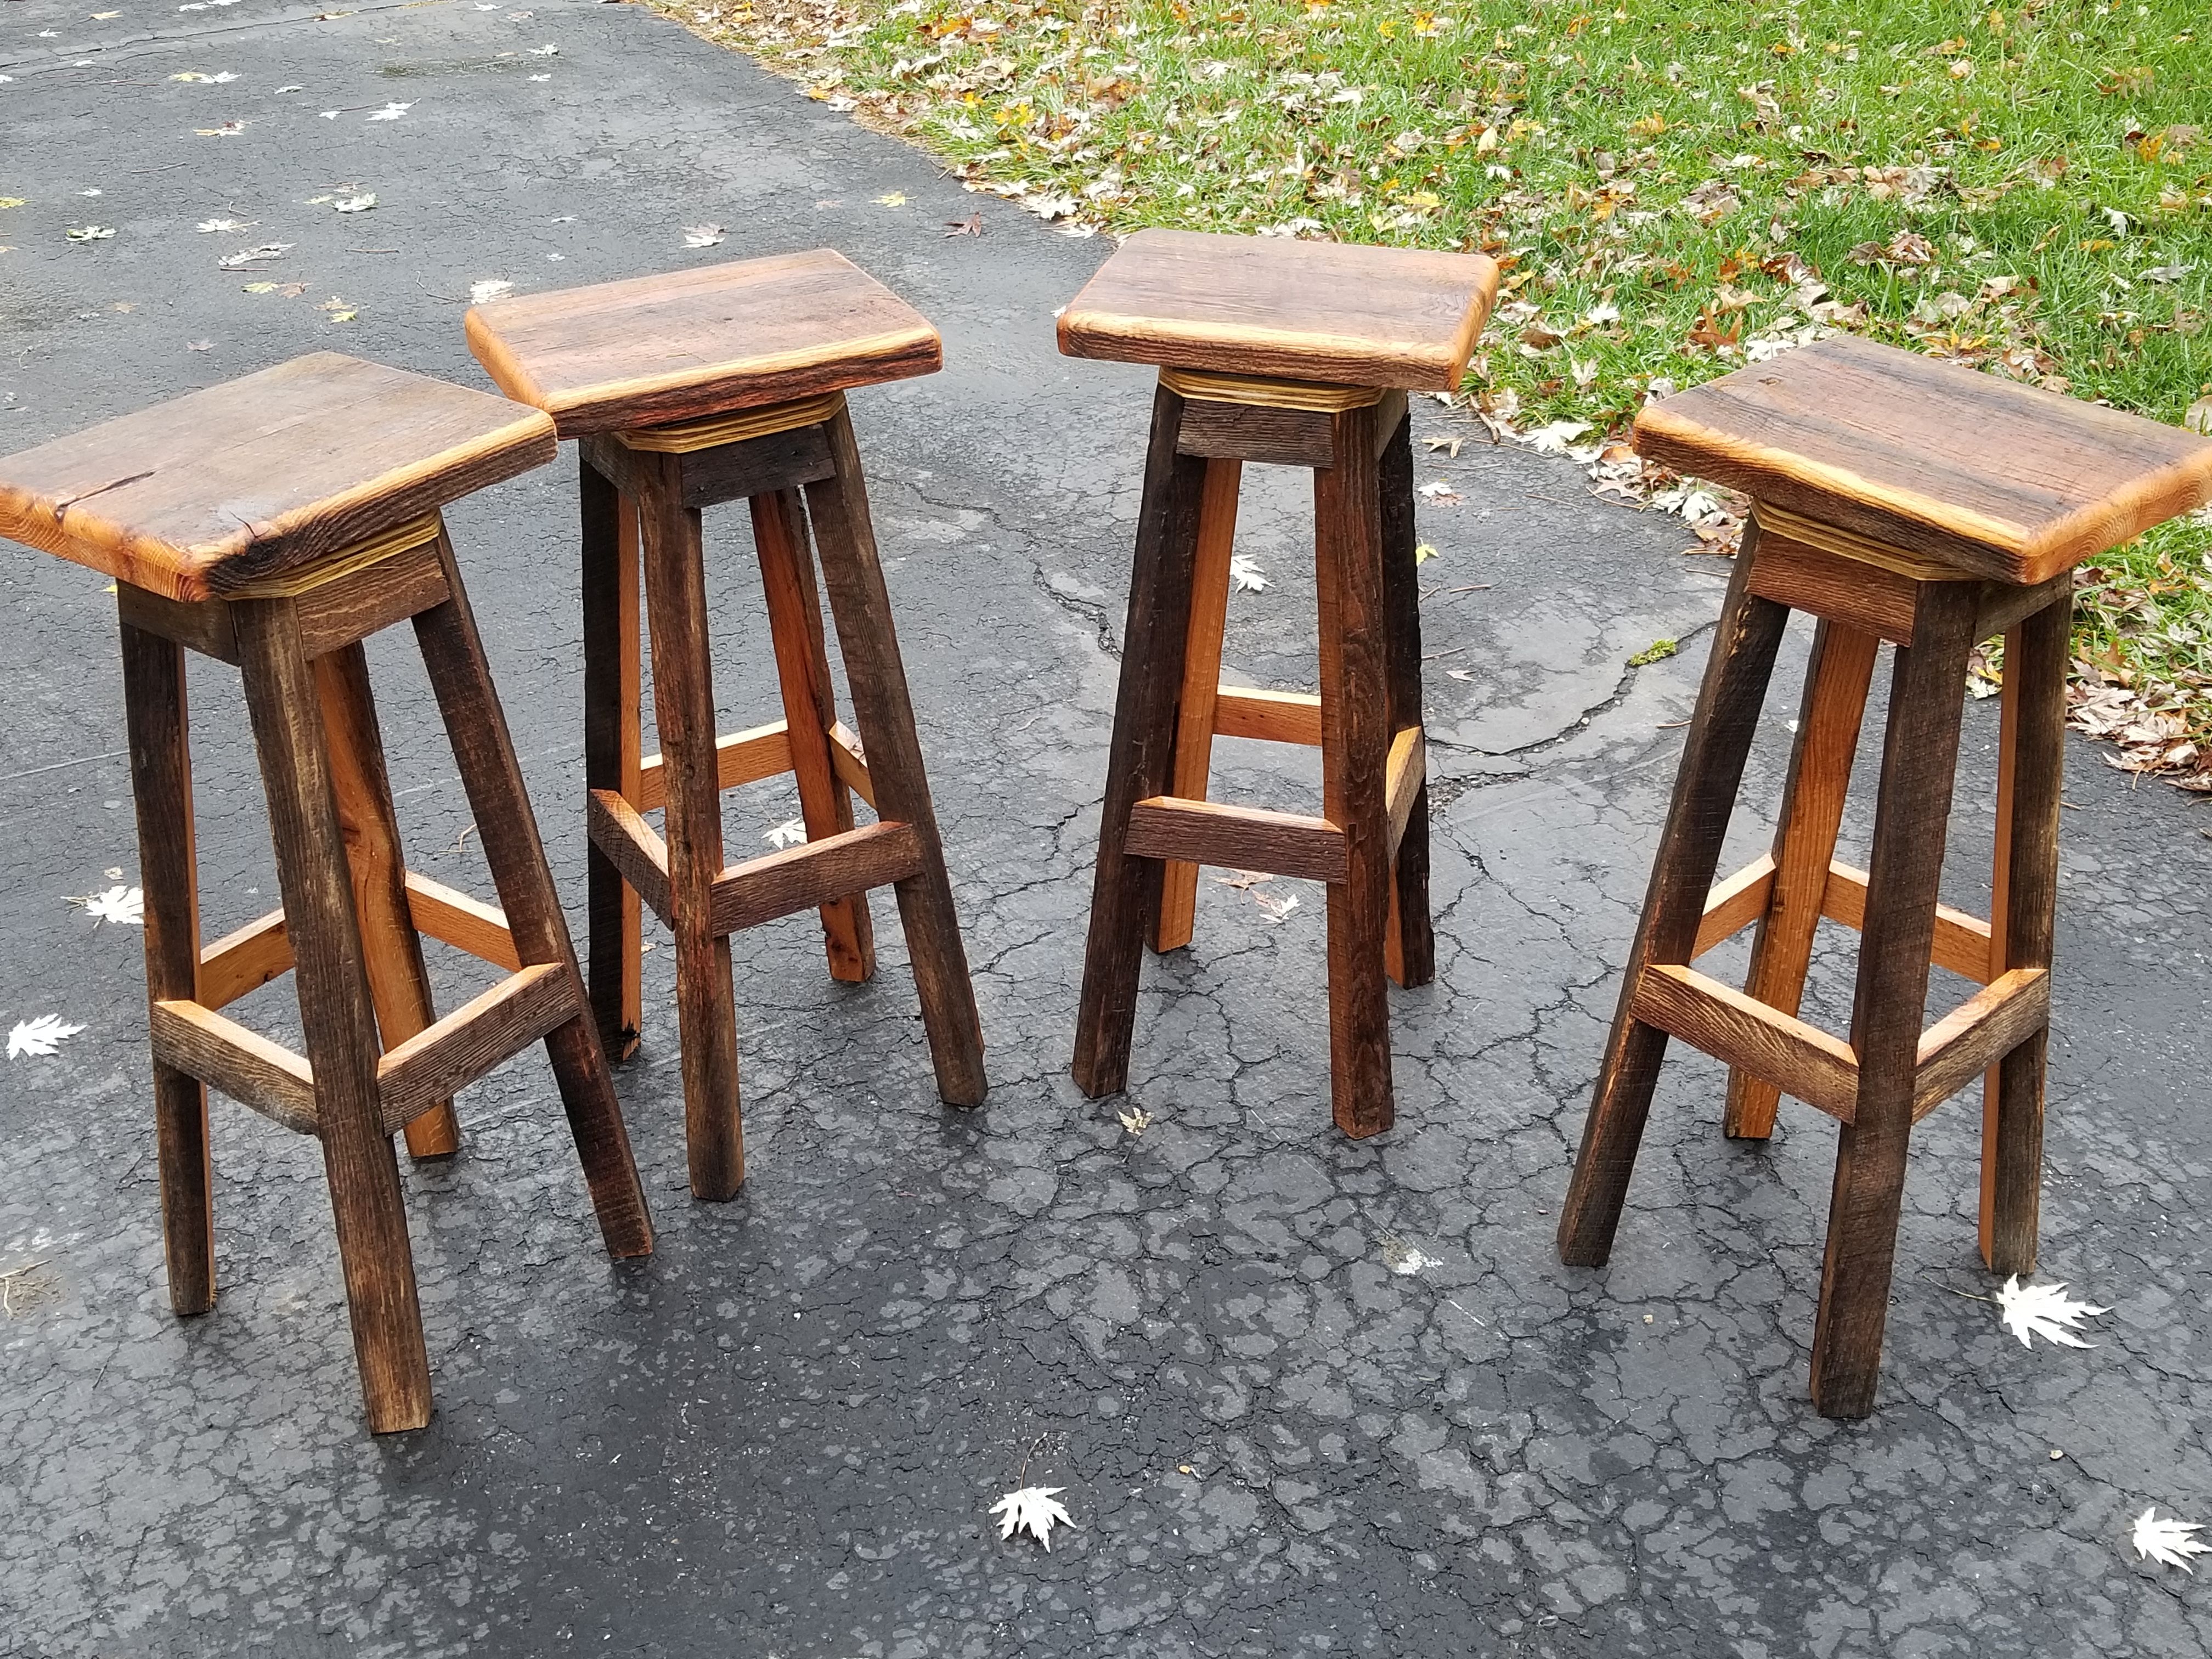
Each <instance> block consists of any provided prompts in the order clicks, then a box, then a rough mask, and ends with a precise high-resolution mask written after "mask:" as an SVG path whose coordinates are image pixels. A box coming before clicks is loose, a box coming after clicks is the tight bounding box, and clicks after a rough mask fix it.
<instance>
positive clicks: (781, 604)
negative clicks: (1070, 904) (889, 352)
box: [748, 489, 876, 985]
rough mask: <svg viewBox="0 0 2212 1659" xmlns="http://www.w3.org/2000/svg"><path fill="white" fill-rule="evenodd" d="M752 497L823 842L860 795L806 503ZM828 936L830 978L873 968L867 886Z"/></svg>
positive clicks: (840, 912)
mask: <svg viewBox="0 0 2212 1659" xmlns="http://www.w3.org/2000/svg"><path fill="white" fill-rule="evenodd" d="M748 504H749V505H750V507H751V508H752V515H753V545H754V547H755V548H756V549H757V550H758V552H759V554H760V568H761V592H762V594H763V597H764V598H765V599H766V600H767V602H768V625H769V639H770V641H772V642H773V644H774V646H775V674H776V681H777V684H779V685H780V686H781V689H782V691H783V716H784V726H785V727H786V729H787V732H788V733H789V736H790V743H791V769H792V771H793V773H794V774H795V775H796V776H797V778H798V782H799V812H800V814H801V815H802V816H803V817H804V818H805V823H806V838H807V839H808V840H809V841H822V840H825V839H827V838H828V837H829V836H834V835H837V834H839V833H841V832H842V831H844V830H847V829H851V828H852V827H853V797H852V794H851V793H850V792H849V791H848V790H847V788H846V787H845V783H844V780H842V778H840V777H839V776H838V775H836V772H835V771H833V770H832V769H830V764H829V728H830V726H833V725H835V724H836V720H837V704H836V692H835V690H833V688H832V687H831V685H830V684H829V653H828V652H827V651H826V650H825V649H824V647H823V637H822V602H821V600H820V599H818V598H817V595H816V592H815V588H814V555H813V552H812V551H811V549H810V548H809V547H808V545H807V538H806V509H805V506H804V504H803V503H802V502H801V501H800V499H799V492H798V491H797V490H795V489H782V490H778V491H776V492H775V494H774V495H755V496H754V497H752V499H751V501H750V502H749V503H748ZM822 935H823V941H824V943H825V945H826V946H827V949H828V952H829V977H830V978H832V979H836V980H842V981H844V982H845V983H847V984H848V985H858V984H860V983H861V982H863V981H866V980H867V979H869V978H870V977H872V975H874V973H875V971H876V943H875V934H874V930H873V929H872V927H870V926H869V922H868V896H867V895H866V893H865V892H860V893H852V894H848V895H847V896H845V897H843V898H841V899H833V900H831V901H830V902H829V903H827V904H825V905H823V907H822Z"/></svg>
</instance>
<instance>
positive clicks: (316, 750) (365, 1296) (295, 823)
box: [231, 599, 430, 1434]
mask: <svg viewBox="0 0 2212 1659" xmlns="http://www.w3.org/2000/svg"><path fill="white" fill-rule="evenodd" d="M231 615H232V619H233V623H234V627H235V629H236V632H237V638H238V647H239V661H240V667H241V668H242V669H243V670H244V672H245V678H246V708H247V709H248V710H249V712H250V713H251V714H252V721H253V739H254V746H255V748H256V749H257V750H258V751H259V753H260V757H261V775H262V779H263V781H264V785H265V786H266V787H267V790H268V794H269V818H270V832H271V835H272V836H273V839H274V840H275V842H276V878H277V884H278V887H279V888H280V890H282V891H283V897H284V924H285V928H286V931H287V932H288V933H289V934H290V935H291V939H292V951H293V964H294V967H293V973H294V978H295V981H296V983H297V986H298V989H299V994H300V1024H301V1028H302V1030H303V1031H304V1033H305V1035H306V1037H307V1061H308V1064H309V1065H310V1066H313V1068H314V1075H315V1115H316V1122H317V1128H318V1135H319V1139H320V1140H321V1142H322V1147H323V1167H324V1170H325V1172H326V1174H327V1176H328V1177H329V1181H330V1189H331V1212H332V1214H333V1216H334V1217H335V1218H336V1220H337V1236H338V1255H339V1259H340V1261H342V1263H343V1267H344V1270H345V1283H346V1303H347V1306H348V1308H349V1310H350V1311H351V1313H352V1316H353V1340H354V1353H355V1355H356V1358H357V1359H358V1361H359V1363H360V1366H361V1387H362V1398H363V1399H364V1400H365V1401H366V1402H367V1404H368V1425H369V1428H370V1429H371V1431H374V1432H375V1433H378V1434H388V1433H391V1432H392V1431H396V1430H401V1429H419V1428H421V1427H422V1425H424V1424H425V1423H428V1421H429V1420H430V1361H429V1356H428V1353H427V1352H425V1351H424V1349H423V1346H422V1308H421V1306H420V1304H418V1302H417V1301H416V1291H415V1264H414V1257H413V1255H412V1252H411V1251H410V1248H409V1245H408V1241H407V1213H406V1211H405V1209H404V1206H402V1204H401V1201H400V1195H399V1166H398V1161H397V1159H395V1158H394V1157H393V1156H392V1139H391V1137H390V1136H389V1135H387V1134H386V1133H385V1132H384V1129H383V1126H382V1119H381V1106H380V1098H379V1091H378V1088H377V1078H376V1062H377V1060H378V1058H379V1054H380V1045H379V1042H378V1040H377V1030H376V1014H375V1011H374V1007H373V1006H371V1003H370V1000H369V990H368V970H367V967H366V965H365V963H364V961H363V953H362V942H361V932H360V928H359V927H358V926H357V924H356V920H355V915H354V901H353V886H352V882H351V880H350V878H349V874H348V866H347V861H346V853H345V840H344V836H343V831H342V829H340V827H339V823H338V813H337V798H336V795H335V793H334V790H333V785H332V780H331V765H330V757H329V754H328V751H327V748H326V745H325V737H324V731H323V722H322V718H321V713H320V709H319V700H318V697H317V695H316V688H315V677H314V673H313V670H312V669H311V668H310V667H309V665H308V663H307V656H306V654H305V653H304V651H303V650H302V649H301V641H300V625H299V615H298V611H297V608H296V605H295V603H294V602H293V601H292V600H289V599H247V600H240V601H237V602H235V603H234V604H233V605H232V606H231Z"/></svg>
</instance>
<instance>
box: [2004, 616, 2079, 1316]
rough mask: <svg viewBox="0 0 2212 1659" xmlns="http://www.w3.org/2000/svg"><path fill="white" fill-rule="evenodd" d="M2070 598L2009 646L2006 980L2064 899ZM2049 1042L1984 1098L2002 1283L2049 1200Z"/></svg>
mask: <svg viewBox="0 0 2212 1659" xmlns="http://www.w3.org/2000/svg"><path fill="white" fill-rule="evenodd" d="M2072 618H2073V596H2072V595H2071V594H2069V595H2068V596H2067V597H2066V598H2064V599H2060V600H2058V601H2057V603H2056V604H2053V605H2046V606H2045V607H2044V609H2043V610H2041V611H2038V612H2037V613H2036V614H2035V615H2034V616H2033V617H2028V618H2027V620H2025V621H2024V622H2022V623H2020V624H2019V626H2017V627H2015V629H2013V630H2012V633H2011V634H2010V635H2008V637H2007V639H2006V641H2005V677H2004V678H2005V684H2004V697H2005V707H2004V717H2003V720H2004V725H2003V738H2002V744H2003V758H2002V763H2001V764H2000V766H1999V784H1998V797H1999V804H1998V814H1997V817H1998V823H1997V835H1998V842H1997V848H1998V853H1997V868H1998V874H1997V880H1996V902H1995V903H1994V904H1993V905H1992V907H1991V915H1990V920H1991V922H1992V924H1993V926H1992V928H1991V932H1992V933H1993V934H1994V936H1995V937H1994V938H1993V939H1992V940H1991V945H1992V946H1993V949H1994V951H1995V952H1996V961H1994V962H1993V963H1991V964H1990V965H1991V966H1992V967H1993V968H1995V969H1999V970H2009V969H2015V968H2048V967H2050V966H2051V935H2052V931H2053V926H2054V923H2055V921H2056V919H2057V917H2056V912H2057V898H2058V818H2059V812H2060V810H2061V809H2060V805H2059V798H2060V796H2061V795H2062V794H2063V793H2064V791H2065V782H2066V663H2067V658H2068V655H2069V629H2070V627H2071V623H2072ZM2049 1042H2050V1033H2049V1031H2048V1030H2047V1029H2046V1030H2038V1031H2037V1032H2036V1033H2035V1035H2034V1036H2031V1037H2030V1038H2028V1040H2027V1042H2023V1043H2021V1045H2020V1047H2018V1048H2015V1049H2014V1050H2013V1051H2012V1052H2011V1053H2010V1054H2007V1055H2006V1056H2005V1057H2004V1059H2003V1060H2001V1061H1999V1062H1998V1063H1997V1065H1996V1066H1995V1067H1994V1068H1993V1072H1992V1075H1991V1077H1990V1079H1989V1080H1988V1081H1987V1082H1986V1083H1984V1087H1983V1118H1982V1215H1981V1246H1982V1259H1983V1260H1984V1261H1986V1262H1988V1263H1989V1265H1990V1268H1991V1270H1992V1271H1994V1272H1996V1273H2033V1272H2034V1271H2035V1249H2036V1231H2037V1216H2038V1212H2039V1209H2040V1207H2041V1202H2042V1192H2043V1089H2044V1067H2045V1053H2046V1050H2047V1048H2048V1047H2049Z"/></svg>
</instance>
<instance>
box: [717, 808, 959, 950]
mask: <svg viewBox="0 0 2212 1659" xmlns="http://www.w3.org/2000/svg"><path fill="white" fill-rule="evenodd" d="M923 861H924V860H923V858H922V851H921V837H920V836H917V835H915V829H914V826H913V825H912V824H910V823H870V824H864V825H862V826H861V827H860V829H848V830H845V831H843V832H842V834H839V835H836V836H829V838H827V839H825V840H823V841H814V842H807V843H806V844H805V845H804V846H801V847H786V848H781V849H780V850H779V851H776V852H774V853H765V854H762V855H761V856H760V857H759V858H757V859H748V860H746V861H745V862H744V863H743V864H738V865H732V866H731V867H730V868H728V869H726V870H725V871H723V872H722V873H721V875H720V877H718V878H716V879H715V882H714V926H715V927H717V928H718V929H720V931H721V932H723V933H736V932H738V930H739V929H741V928H745V927H758V926H759V925H760V924H761V923H762V922H764V921H775V919H776V918H777V917H778V916H787V915H791V913H792V912H793V911H794V910H805V909H810V908H818V907H820V906H822V905H823V902H824V901H825V900H834V899H836V898H838V897H841V896H845V895H848V894H853V893H864V892H866V890H868V889H869V888H871V887H888V886H890V885H891V884H893V883H895V882H901V881H905V880H907V879H908V878H911V877H914V876H917V875H919V874H921V868H922V864H923Z"/></svg>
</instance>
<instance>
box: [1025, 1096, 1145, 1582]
mask: <svg viewBox="0 0 2212 1659" xmlns="http://www.w3.org/2000/svg"><path fill="white" fill-rule="evenodd" d="M1114 1115H1115V1116H1116V1117H1118V1118H1120V1119H1121V1127H1123V1128H1125V1129H1127V1131H1128V1132H1129V1133H1131V1134H1133V1135H1140V1134H1142V1133H1145V1131H1146V1130H1147V1129H1149V1128H1151V1127H1152V1114H1151V1113H1150V1112H1148V1111H1146V1109H1144V1108H1143V1107H1141V1106H1134V1107H1132V1108H1130V1109H1129V1110H1127V1111H1126V1112H1118V1111H1117V1112H1115V1114H1114ZM1046 1547H1047V1548H1050V1547H1051V1546H1049V1545H1048V1546H1046Z"/></svg>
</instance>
